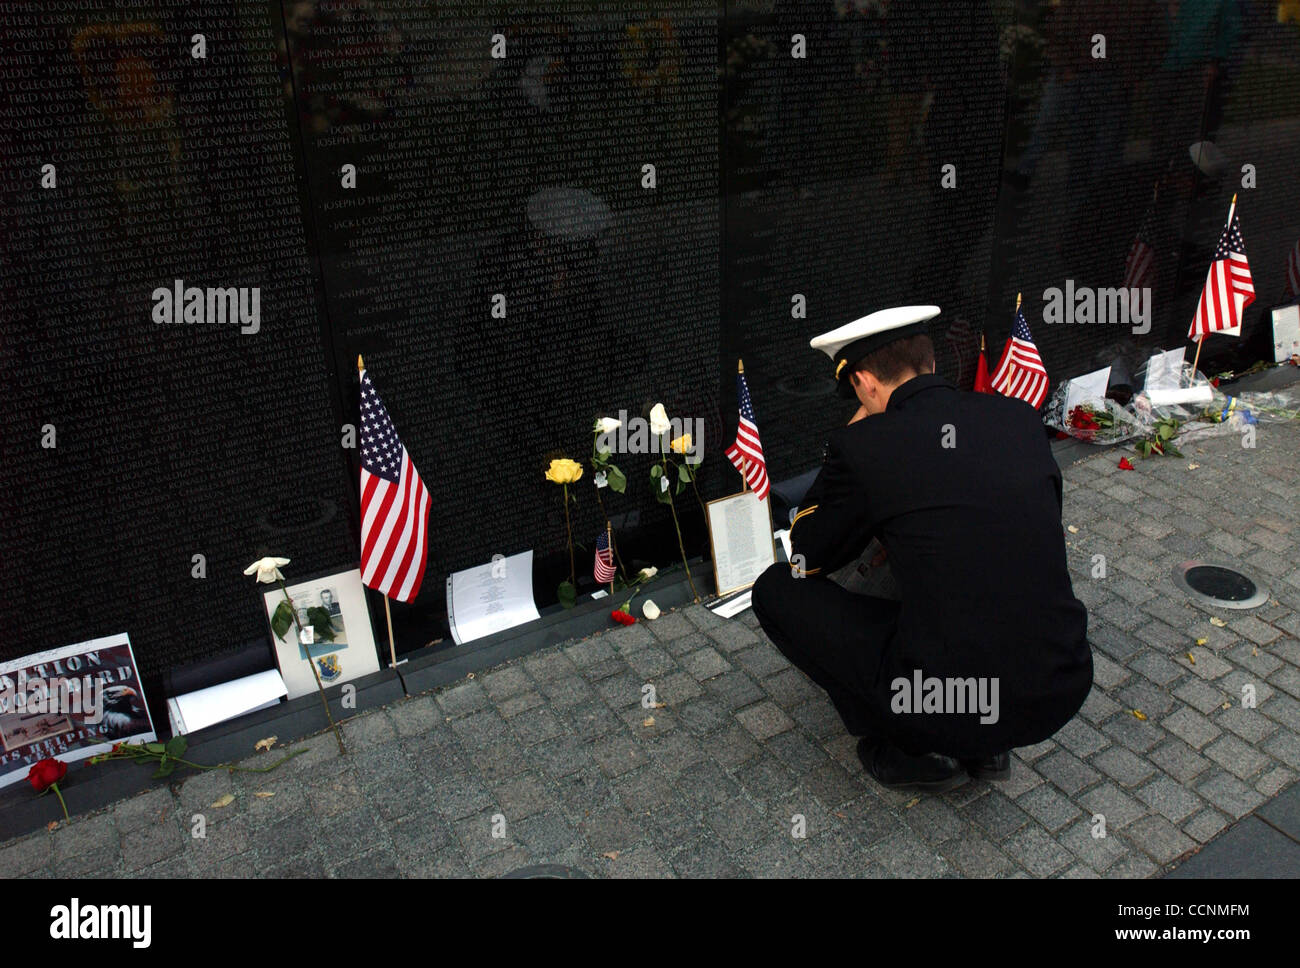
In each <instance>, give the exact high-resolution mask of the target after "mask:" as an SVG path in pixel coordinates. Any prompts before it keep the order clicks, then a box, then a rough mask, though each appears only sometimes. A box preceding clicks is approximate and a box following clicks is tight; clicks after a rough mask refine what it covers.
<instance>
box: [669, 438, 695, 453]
mask: <svg viewBox="0 0 1300 968" xmlns="http://www.w3.org/2000/svg"><path fill="white" fill-rule="evenodd" d="M668 446H669V447H671V448H672V449H673V453H675V454H684V453H686V452H687V451H688V450H690V449H691V435H690V434H682V435H681V436H680V437H678V438H677V439H676V440H674V441H672V442H671V443H670V444H669V445H668Z"/></svg>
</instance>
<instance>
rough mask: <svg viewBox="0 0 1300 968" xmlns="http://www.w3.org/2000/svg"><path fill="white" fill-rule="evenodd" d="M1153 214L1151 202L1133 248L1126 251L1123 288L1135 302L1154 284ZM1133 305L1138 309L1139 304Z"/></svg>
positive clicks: (1153, 204) (1153, 206)
mask: <svg viewBox="0 0 1300 968" xmlns="http://www.w3.org/2000/svg"><path fill="white" fill-rule="evenodd" d="M1154 214H1155V203H1154V202H1153V203H1152V204H1151V205H1149V206H1147V212H1146V215H1144V216H1143V217H1142V225H1141V226H1140V227H1139V228H1138V234H1137V238H1136V239H1134V240H1133V247H1132V248H1130V249H1129V250H1128V258H1127V259H1125V260H1124V288H1125V289H1127V290H1129V292H1130V293H1132V299H1135V300H1140V299H1141V298H1142V297H1143V295H1144V290H1146V289H1149V288H1151V287H1152V286H1153V285H1154V284H1155V277H1156V252H1155V249H1153V248H1152V247H1151V219H1152V216H1153V215H1154ZM1134 305H1135V306H1136V307H1140V306H1141V303H1135V304H1134Z"/></svg>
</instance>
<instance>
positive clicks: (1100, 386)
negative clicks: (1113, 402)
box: [1065, 366, 1110, 417]
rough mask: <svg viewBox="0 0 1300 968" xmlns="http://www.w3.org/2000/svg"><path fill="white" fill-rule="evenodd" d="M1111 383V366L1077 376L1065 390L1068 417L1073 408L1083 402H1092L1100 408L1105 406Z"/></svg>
mask: <svg viewBox="0 0 1300 968" xmlns="http://www.w3.org/2000/svg"><path fill="white" fill-rule="evenodd" d="M1109 383H1110V367H1109V366H1107V367H1104V368H1103V369H1100V370H1097V371H1095V372H1093V373H1085V374H1084V375H1083V376H1076V377H1075V378H1074V379H1073V380H1071V381H1070V385H1069V386H1068V387H1067V388H1066V390H1065V413H1066V416H1067V417H1068V416H1069V414H1070V411H1071V410H1073V409H1074V408H1075V407H1077V406H1079V405H1080V404H1083V403H1090V404H1092V405H1093V406H1095V407H1099V408H1100V407H1105V406H1106V387H1107V385H1108V384H1109Z"/></svg>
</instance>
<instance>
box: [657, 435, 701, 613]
mask: <svg viewBox="0 0 1300 968" xmlns="http://www.w3.org/2000/svg"><path fill="white" fill-rule="evenodd" d="M663 469H664V480H667V478H668V457H667V455H665V456H664V460H663ZM667 493H668V510H670V511H672V512H673V527H674V528H676V529H677V550H678V551H680V552H681V553H682V566H683V567H685V569H686V581H687V583H688V584H689V585H690V586H691V595H692V596H693V597H694V599H695V601H697V602H698V601H699V600H700V593H699V592H697V591H696V590H695V579H694V578H692V577H691V566H690V564H689V563H688V562H687V561H686V545H685V544H684V543H683V542H682V526H681V524H680V523H679V522H678V521H677V505H676V504H675V503H673V494H672V486H671V485H670V486H669V488H668V492H667Z"/></svg>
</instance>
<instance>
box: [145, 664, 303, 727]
mask: <svg viewBox="0 0 1300 968" xmlns="http://www.w3.org/2000/svg"><path fill="white" fill-rule="evenodd" d="M288 693H289V688H288V687H287V686H286V685H285V684H284V679H283V678H282V677H281V675H280V670H278V669H268V670H267V671H266V672H259V673H257V674H256V675H251V676H245V677H244V678H243V679H234V680H232V681H230V682H223V683H220V684H219V685H215V686H209V687H208V688H207V689H199V690H196V691H195V692H187V693H185V695H183V696H176V697H174V698H172V699H168V700H167V711H168V713H169V714H170V718H171V721H172V730H173V731H174V732H176V733H180V734H185V733H194V732H197V731H198V730H200V729H204V728H206V727H208V726H213V725H215V724H217V723H224V722H225V721H226V720H227V719H234V718H235V717H236V716H242V715H244V713H251V712H252V711H253V710H255V709H263V708H265V707H267V706H273V705H275V704H276V703H278V702H279V701H280V697H281V696H286V695H288Z"/></svg>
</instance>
